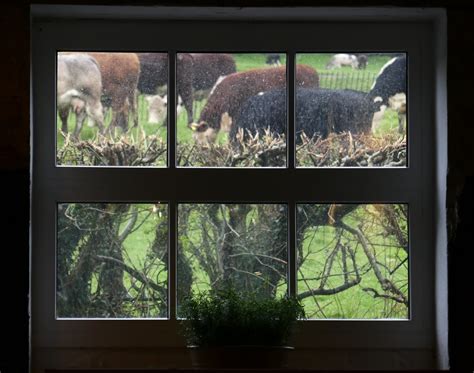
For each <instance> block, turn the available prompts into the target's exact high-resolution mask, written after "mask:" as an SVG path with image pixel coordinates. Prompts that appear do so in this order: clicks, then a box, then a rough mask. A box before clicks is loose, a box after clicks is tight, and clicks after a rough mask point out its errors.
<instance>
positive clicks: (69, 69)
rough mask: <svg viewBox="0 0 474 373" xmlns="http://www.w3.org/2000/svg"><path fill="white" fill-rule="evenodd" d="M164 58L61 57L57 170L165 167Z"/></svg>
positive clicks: (91, 54)
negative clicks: (58, 168) (107, 167)
mask: <svg viewBox="0 0 474 373" xmlns="http://www.w3.org/2000/svg"><path fill="white" fill-rule="evenodd" d="M167 83H168V55H167V54H166V53H115V52H113V53H112V52H110V53H109V52H104V53H100V52H81V53H79V52H60V53H58V56H57V119H56V123H57V144H56V146H57V164H58V165H67V166H142V167H146V166H152V167H163V166H166V157H167V153H166V148H167V146H166V145H167V140H166V139H167V88H166V87H167Z"/></svg>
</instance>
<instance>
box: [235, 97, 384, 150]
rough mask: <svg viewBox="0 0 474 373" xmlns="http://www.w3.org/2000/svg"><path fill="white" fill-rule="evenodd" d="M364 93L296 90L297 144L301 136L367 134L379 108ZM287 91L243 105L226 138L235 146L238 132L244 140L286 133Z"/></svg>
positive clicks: (256, 98)
mask: <svg viewBox="0 0 474 373" xmlns="http://www.w3.org/2000/svg"><path fill="white" fill-rule="evenodd" d="M379 106H380V105H379V104H377V103H374V102H373V101H372V100H371V99H370V98H369V97H368V96H367V95H366V93H364V92H358V91H353V90H334V89H314V88H309V89H308V88H298V89H297V90H296V101H295V118H296V119H295V127H296V130H295V133H296V142H297V143H301V136H302V134H303V133H304V134H305V135H306V136H308V137H310V138H312V137H315V136H317V137H323V138H325V137H327V136H328V135H329V134H330V133H339V132H344V131H350V132H351V133H357V134H362V133H370V131H371V128H372V119H373V116H374V113H375V112H376V111H378V110H379V109H380V107H379ZM286 107H287V106H286V90H285V89H277V90H272V91H268V92H264V93H262V94H257V95H255V96H253V97H251V98H250V99H248V100H247V101H246V102H245V103H244V104H243V105H242V109H241V111H240V113H239V115H238V117H237V120H236V122H235V124H234V125H233V126H232V128H231V131H230V134H229V138H230V140H231V141H232V142H234V143H236V139H237V133H238V132H239V129H243V130H244V139H245V137H246V136H247V135H248V134H249V133H250V134H252V135H255V134H257V133H258V134H260V135H263V134H264V132H265V130H269V131H270V133H271V134H273V135H285V134H286V132H287V111H286Z"/></svg>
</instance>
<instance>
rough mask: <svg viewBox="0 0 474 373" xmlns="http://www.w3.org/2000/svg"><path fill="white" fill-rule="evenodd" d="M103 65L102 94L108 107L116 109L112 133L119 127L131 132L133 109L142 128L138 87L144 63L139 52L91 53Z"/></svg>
mask: <svg viewBox="0 0 474 373" xmlns="http://www.w3.org/2000/svg"><path fill="white" fill-rule="evenodd" d="M88 54H89V55H90V56H92V57H94V58H95V59H96V61H97V63H98V64H99V67H100V72H101V75H102V95H103V96H105V99H106V106H110V107H111V108H112V120H111V122H110V125H109V131H110V132H111V133H112V132H113V129H114V128H115V127H116V126H120V127H121V128H122V129H123V130H124V131H126V130H127V129H128V115H129V109H131V112H132V117H133V124H134V126H138V110H137V96H136V91H137V84H138V78H139V76H140V61H139V60H138V57H137V55H136V53H115V52H89V53H88Z"/></svg>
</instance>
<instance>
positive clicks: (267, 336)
mask: <svg viewBox="0 0 474 373" xmlns="http://www.w3.org/2000/svg"><path fill="white" fill-rule="evenodd" d="M180 311H181V316H182V317H183V318H184V320H182V322H181V326H182V331H183V334H184V336H185V338H186V340H187V342H188V343H189V344H190V345H196V346H202V347H204V346H236V345H240V346H245V345H247V346H249V345H261V346H283V345H285V344H286V343H287V341H288V339H289V337H290V334H291V331H292V329H293V327H294V324H295V323H296V321H297V320H298V319H300V318H304V317H305V312H304V308H303V306H302V304H301V303H300V301H299V300H297V299H296V298H292V297H281V298H262V297H259V296H258V295H257V294H256V293H252V292H239V291H237V290H235V288H233V287H231V286H226V287H224V288H221V289H217V290H212V291H209V292H205V293H200V294H194V295H192V296H190V297H188V298H186V299H185V300H184V302H183V304H182V305H181V309H180Z"/></svg>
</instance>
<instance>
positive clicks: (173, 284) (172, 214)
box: [168, 201, 178, 320]
mask: <svg viewBox="0 0 474 373" xmlns="http://www.w3.org/2000/svg"><path fill="white" fill-rule="evenodd" d="M177 210H178V204H177V202H176V201H170V202H169V204H168V318H169V319H170V320H176V318H177V313H176V311H177V300H176V297H177V295H178V294H177V291H176V289H177V281H178V278H177V273H176V271H177V268H176V267H177V265H176V260H177V250H178V245H177V237H178V220H177Z"/></svg>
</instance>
